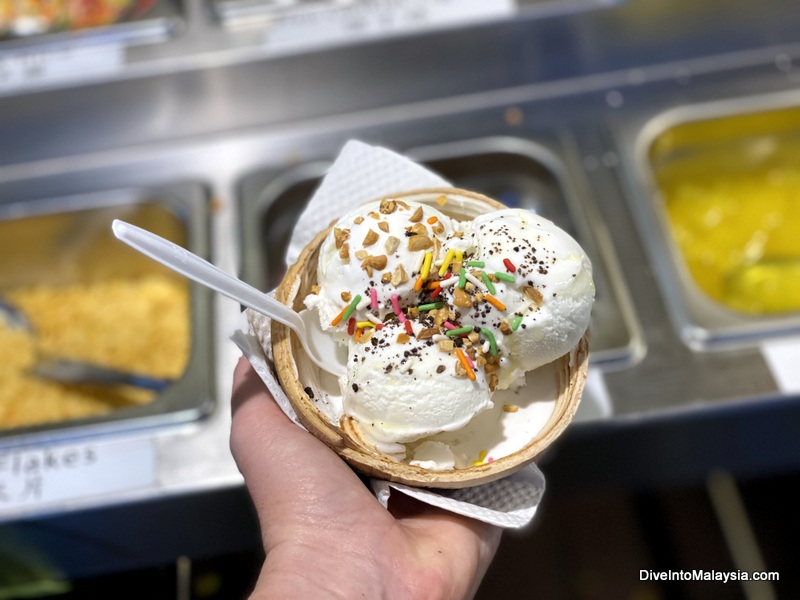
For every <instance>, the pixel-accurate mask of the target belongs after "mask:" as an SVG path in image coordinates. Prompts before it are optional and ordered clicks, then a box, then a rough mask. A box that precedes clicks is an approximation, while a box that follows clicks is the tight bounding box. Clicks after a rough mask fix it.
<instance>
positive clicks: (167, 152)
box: [0, 1, 800, 521]
mask: <svg viewBox="0 0 800 600" xmlns="http://www.w3.org/2000/svg"><path fill="white" fill-rule="evenodd" d="M645 4H646V5H647V8H645ZM791 6H792V3H790V2H779V1H774V2H770V3H767V5H760V6H759V8H758V11H756V8H755V7H753V8H751V9H747V10H742V11H735V10H731V9H729V8H728V7H727V4H726V3H724V2H710V3H704V4H703V7H701V8H697V7H695V5H694V3H690V2H655V3H653V2H648V3H642V2H628V3H624V4H622V5H619V6H611V7H605V8H597V7H595V6H593V7H592V10H577V11H572V12H569V13H568V14H564V13H562V14H554V13H553V14H550V15H548V16H546V17H545V16H543V15H542V14H537V13H529V12H523V13H522V14H520V15H517V17H516V18H513V19H509V18H505V19H501V20H497V19H493V20H492V21H491V22H488V23H484V24H480V25H472V26H468V27H467V26H462V27H459V28H457V29H448V30H446V31H445V30H442V29H440V30H438V31H437V32H436V33H434V34H427V35H422V34H420V35H414V36H410V35H401V36H394V37H391V38H389V39H383V40H371V41H369V42H367V41H362V42H361V43H359V44H355V45H343V44H339V45H337V46H336V47H333V46H331V47H329V48H328V49H327V50H326V51H319V50H313V51H312V50H307V51H303V50H302V49H297V48H295V49H293V51H292V52H291V53H281V52H278V51H275V50H274V48H273V49H270V48H265V47H264V46H263V45H262V44H261V42H260V41H259V43H258V44H255V43H252V40H253V39H254V36H256V33H255V32H260V33H259V34H258V35H259V36H263V32H264V29H263V25H259V26H257V27H256V26H254V28H251V29H249V30H247V31H246V32H244V33H239V32H236V33H234V31H233V30H231V29H225V28H224V27H222V28H221V29H219V25H218V24H217V23H216V22H214V21H208V20H207V19H208V17H207V15H206V13H205V12H203V11H202V10H201V6H200V5H198V4H196V3H189V4H188V5H187V7H188V12H187V13H186V16H185V17H184V18H186V19H187V21H186V23H188V29H186V30H185V31H184V32H183V33H182V34H181V35H177V36H176V37H174V38H172V39H170V40H168V41H165V42H161V43H156V44H151V45H147V46H137V47H135V48H130V49H129V50H128V51H127V58H126V63H125V65H124V68H123V69H122V70H120V71H117V72H116V73H115V74H113V76H112V75H109V76H104V77H102V78H101V77H98V78H96V79H95V81H94V82H93V83H87V82H86V81H82V80H80V79H76V80H73V81H70V82H66V83H65V82H59V83H58V85H56V84H52V85H48V86H47V87H48V88H49V89H45V87H42V88H41V89H39V90H38V91H34V90H33V89H27V91H26V90H22V89H16V90H7V93H6V94H5V96H4V97H0V132H2V135H0V202H3V203H10V202H26V201H31V200H35V199H41V198H52V197H63V196H65V195H69V194H85V193H96V192H103V191H109V190H119V189H123V188H127V187H139V188H141V187H144V188H157V187H162V186H167V185H172V184H175V183H176V182H189V183H192V184H195V185H199V186H201V187H203V188H204V189H206V190H208V194H209V197H210V198H211V199H212V200H211V206H212V209H213V210H212V214H211V217H210V222H209V228H210V256H211V258H212V260H213V262H215V263H216V264H217V265H219V266H221V267H222V268H224V269H226V270H229V271H231V272H236V273H239V274H242V275H243V276H245V277H247V278H250V279H251V280H254V281H257V280H258V278H259V277H261V276H262V275H263V272H261V273H259V268H257V267H254V266H253V265H254V264H255V263H256V262H257V261H256V260H255V259H259V260H261V259H262V258H263V252H264V248H263V246H252V245H247V244H246V243H240V238H241V242H244V241H245V237H246V236H244V235H243V233H242V232H243V224H242V220H243V219H246V218H249V217H252V215H254V214H256V213H257V211H256V208H255V207H254V204H253V203H254V202H256V200H257V198H258V197H259V196H260V195H261V192H260V191H262V190H263V189H264V188H265V187H266V186H273V189H275V190H278V191H277V192H276V193H275V194H274V195H273V196H271V197H270V198H269V199H267V200H263V199H262V201H263V202H266V203H267V204H268V205H269V204H270V203H272V202H274V201H275V198H276V197H278V196H279V195H280V193H282V191H285V190H287V189H289V188H290V187H291V185H290V184H296V183H298V182H301V181H307V180H309V179H313V177H314V176H316V175H317V174H318V173H319V166H320V165H323V164H325V163H327V162H328V161H330V160H331V159H332V157H334V156H335V155H336V153H337V151H338V149H339V148H340V147H341V146H342V144H343V143H344V142H345V141H346V140H347V139H350V138H358V139H361V140H364V141H367V142H371V143H375V144H379V145H386V146H388V147H392V148H395V149H397V150H400V151H403V152H411V153H412V154H413V153H415V152H416V153H417V154H418V155H419V157H420V159H421V160H428V161H430V162H431V164H433V165H434V166H435V165H436V164H437V160H438V161H440V163H439V164H440V165H441V161H443V160H445V159H447V158H448V156H449V157H450V158H452V156H453V150H455V151H456V154H457V153H458V151H459V149H460V148H461V149H463V148H464V147H466V146H468V145H469V144H474V143H475V141H476V140H490V141H491V143H492V144H494V145H495V146H493V148H495V149H496V148H498V147H499V148H512V149H514V148H516V149H518V148H537V149H540V150H542V151H543V152H544V154H542V155H543V156H544V155H546V156H552V157H554V160H555V164H556V167H554V169H555V171H556V172H557V173H558V176H559V178H561V179H560V180H563V181H566V182H568V188H569V191H568V193H567V196H568V197H569V200H568V201H569V202H572V203H574V204H576V205H577V206H578V207H579V208H578V213H579V214H580V215H581V216H580V217H579V220H580V227H581V228H585V229H586V230H587V231H588V232H589V233H588V235H589V237H590V238H591V240H592V245H593V246H596V247H597V249H598V253H599V255H602V257H603V261H604V264H605V269H604V272H605V277H606V278H607V281H608V285H609V289H613V295H612V297H613V299H614V300H613V305H614V308H615V309H618V311H617V312H615V313H614V314H613V315H611V313H609V315H611V316H609V317H608V318H609V319H611V318H613V319H615V320H614V321H613V322H614V323H615V325H614V327H613V328H611V330H610V331H608V332H607V338H606V339H608V340H613V342H609V348H608V350H609V352H608V353H607V354H606V360H600V361H598V363H597V364H596V365H595V367H594V372H595V375H594V379H595V387H593V388H592V389H591V390H590V394H592V395H594V397H592V398H590V402H587V406H589V405H591V403H592V402H594V401H596V402H595V406H598V405H601V404H602V403H603V402H604V401H606V402H609V403H610V404H608V405H607V408H609V410H608V411H604V410H598V411H594V412H592V413H591V414H588V413H587V414H586V415H585V416H586V420H585V421H584V422H583V423H579V424H577V425H575V426H574V427H573V430H572V432H571V433H570V434H568V435H567V436H566V439H565V440H564V442H563V446H562V448H561V449H560V450H559V449H558V448H557V449H556V452H554V455H553V458H552V459H551V461H552V462H551V463H550V464H551V465H552V468H553V469H554V473H555V480H556V481H566V480H570V481H572V482H573V484H574V483H575V481H580V480H584V481H585V482H586V484H587V485H590V484H598V485H600V484H603V483H605V484H612V483H614V482H615V481H617V482H625V483H626V484H629V485H640V484H643V483H647V484H658V482H659V481H678V480H681V478H683V479H687V478H696V477H702V475H703V474H704V473H705V472H706V471H707V469H708V468H710V467H711V466H715V465H716V466H726V467H728V468H730V469H731V470H732V471H734V472H736V470H737V468H741V469H742V470H743V471H744V472H746V473H750V474H752V473H756V472H767V471H769V470H775V469H786V468H796V467H797V466H798V465H800V447H798V445H797V443H796V440H794V438H793V437H791V436H790V433H789V432H790V430H791V428H792V427H796V425H797V424H798V423H800V411H798V408H797V404H798V403H797V394H796V391H788V392H787V391H786V390H785V389H781V386H780V382H779V381H777V380H776V378H775V377H774V374H773V372H772V371H771V370H770V368H769V366H768V364H767V361H766V359H765V354H764V351H763V344H762V342H764V343H766V342H765V340H756V341H755V342H753V343H750V344H745V345H744V346H743V347H738V348H736V349H730V350H723V351H719V352H705V351H698V350H697V349H693V348H690V347H689V346H688V345H687V344H685V343H684V341H683V340H682V339H681V336H680V334H679V333H678V332H677V331H676V329H675V328H674V327H673V325H672V322H671V321H670V318H669V315H668V312H667V308H666V305H665V300H664V298H663V296H662V294H661V292H660V288H659V287H658V286H657V285H656V284H655V283H654V277H655V275H654V272H653V271H654V269H656V268H657V265H656V264H654V263H653V261H652V256H649V255H648V254H647V250H646V249H645V244H644V243H643V238H642V236H643V235H647V234H646V232H644V231H643V230H642V229H641V223H640V222H639V220H638V218H637V209H636V208H635V207H636V206H637V205H638V203H647V202H650V200H651V198H649V197H648V194H649V193H650V192H649V190H648V188H647V185H646V182H645V181H644V180H643V179H642V177H641V169H640V166H639V165H637V164H636V163H635V160H634V159H635V157H634V155H633V154H632V149H631V147H632V144H633V140H635V139H636V136H637V135H638V132H639V131H641V128H642V127H644V125H645V124H646V123H647V122H649V121H650V119H652V118H654V117H656V116H657V115H659V114H661V113H662V112H664V111H667V110H669V109H671V108H673V107H675V106H677V105H686V104H695V103H704V102H710V101H716V100H719V99H725V98H731V97H742V96H753V95H763V94H767V93H770V94H771V93H781V94H788V95H789V96H790V97H791V99H792V101H794V94H795V93H796V91H797V90H798V83H800V75H798V74H799V73H800V67H798V66H796V65H797V64H798V63H797V61H798V60H800V34H799V33H798V32H800V27H798V25H800V23H798V21H800V14H798V13H797V11H793V10H789V8H790V7H791ZM201 21H202V23H203V25H202V26H200V25H198V23H199V22H201ZM259 27H261V29H259ZM206 34H207V35H206ZM259 39H260V38H259ZM221 40H222V41H221ZM51 83H52V82H51ZM56 88H58V89H56ZM797 101H800V95H798V98H797ZM447 148H449V149H450V150H449V151H448V152H449V153H450V154H449V155H448V152H445V151H444V150H445V149H447ZM525 168H526V169H527V168H529V167H525ZM281 190H282V191H281ZM299 198H301V196H297V199H296V200H293V202H295V201H296V202H300V201H301V200H300V199H299ZM290 205H291V203H289V206H290ZM290 207H291V206H290ZM262 208H263V207H262ZM254 211H256V212H254ZM267 249H269V245H268V248H267ZM252 252H256V253H262V254H261V255H260V256H257V257H256V256H252V255H248V253H252ZM4 259H5V257H4ZM262 271H263V269H262ZM262 281H263V280H262ZM257 282H260V281H257ZM213 318H214V329H213V331H214V341H215V357H216V358H215V365H216V368H215V373H214V375H215V382H216V383H215V391H216V404H215V407H214V409H213V411H212V413H211V414H210V415H209V416H207V417H206V418H204V419H201V420H197V421H194V422H189V423H183V424H180V425H171V424H168V423H156V424H148V425H147V426H141V427H136V428H132V429H130V430H127V431H123V432H119V433H116V434H114V435H113V436H109V435H108V434H105V435H104V434H101V433H98V432H87V431H82V430H80V429H78V430H75V431H68V432H67V433H63V432H62V433H59V434H52V435H50V434H38V435H35V436H29V437H18V438H14V437H13V436H12V437H9V438H7V439H5V440H4V441H3V442H1V443H2V446H0V456H1V457H3V458H4V459H5V460H6V463H5V464H11V463H10V462H9V461H12V462H13V460H14V457H18V459H19V457H22V458H24V456H28V454H26V453H36V452H42V451H44V450H46V449H51V448H56V449H63V448H65V447H66V446H68V445H69V446H70V447H71V446H75V445H77V446H79V447H81V448H87V447H91V448H99V449H100V451H101V452H102V451H103V450H102V448H103V446H104V445H108V446H109V447H112V446H114V445H118V444H121V443H128V442H129V443H130V444H132V446H131V447H132V448H135V449H136V451H137V452H140V453H141V456H144V457H145V460H147V461H152V463H148V464H149V465H150V468H151V469H152V470H151V471H148V472H146V473H145V477H143V479H142V480H141V482H140V483H139V484H137V485H136V486H128V487H127V488H126V487H125V486H124V485H123V486H120V487H118V488H115V489H114V490H113V491H109V490H110V488H107V489H106V491H105V492H104V493H96V492H92V491H91V489H90V488H89V487H87V488H84V489H83V490H82V489H80V486H78V489H76V490H75V491H73V492H70V493H68V494H66V495H64V494H62V496H61V497H58V496H54V498H55V500H51V501H41V498H40V499H38V500H37V499H36V498H35V497H31V498H29V499H28V501H26V502H17V503H15V504H13V506H11V505H7V506H6V507H5V508H4V507H3V505H2V501H0V519H3V520H8V521H15V520H18V519H29V518H32V517H36V516H42V515H53V516H58V515H61V514H67V513H72V512H74V511H78V510H84V509H97V508H100V507H108V506H113V505H115V504H119V503H134V502H137V501H142V500H153V499H166V498H170V497H176V496H178V495H181V494H187V493H204V492H205V493H210V492H212V491H219V490H222V489H227V488H231V489H234V488H238V487H239V486H240V485H241V480H240V476H239V474H238V472H237V470H236V468H235V465H234V464H233V461H232V460H231V458H230V455H229V451H228V443H227V436H228V428H229V414H228V412H229V406H228V400H227V399H228V393H229V388H230V373H231V371H232V369H233V365H234V363H235V361H236V358H237V355H238V351H237V350H236V349H235V347H234V346H233V344H232V343H231V342H229V341H228V340H227V338H228V336H229V334H230V333H231V332H232V331H233V330H234V329H235V328H237V327H238V326H239V311H238V306H236V305H234V304H233V303H232V302H229V301H227V300H224V299H222V298H216V299H215V301H214V313H213ZM614 334H617V337H616V338H615V337H614ZM765 339H766V338H765ZM767 341H768V340H767ZM609 413H610V414H609ZM748 422H750V423H757V424H759V427H755V428H751V427H748ZM720 428H723V429H726V430H728V431H730V430H731V429H730V428H734V429H735V431H736V435H735V436H728V437H726V436H724V435H723V432H722V431H721V430H720ZM795 430H796V429H795ZM765 439H766V440H768V441H765ZM632 445H635V446H632ZM592 448H603V449H605V450H607V453H605V454H604V453H602V452H598V451H595V450H592ZM633 448H635V450H634V449H633ZM109 452H110V451H109ZM112 455H113V453H111V454H110V455H109V456H112ZM9 457H10V458H9ZM109 460H113V456H112V458H110V459H109ZM618 461H623V463H624V464H625V469H624V472H623V471H622V470H621V469H619V468H617V467H615V465H618V464H619V462H618ZM687 463H688V464H687ZM3 464H4V463H3V462H0V468H2V465H3ZM119 464H120V465H121V464H122V463H121V462H120V463H119ZM146 467H147V465H145V468H146ZM545 468H546V465H545ZM600 474H602V477H601V476H600ZM45 484H47V481H45ZM20 485H22V484H20ZM24 489H25V488H24V487H23V488H22V490H24ZM101 491H102V488H101ZM20 493H21V492H20ZM1 497H2V496H0V498H1ZM9 506H11V507H10V508H9ZM131 506H133V505H132V504H131Z"/></svg>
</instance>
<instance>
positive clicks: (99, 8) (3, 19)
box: [0, 0, 137, 35]
mask: <svg viewBox="0 0 800 600" xmlns="http://www.w3.org/2000/svg"><path fill="white" fill-rule="evenodd" d="M136 4H137V2H136V0H0V35H4V34H11V35H32V34H37V33H44V32H48V31H55V30H61V29H85V28H88V27H99V26H101V25H108V24H110V23H116V22H117V21H119V20H120V19H121V18H123V16H125V14H126V13H127V11H129V10H130V9H131V8H132V7H134V6H135V5H136Z"/></svg>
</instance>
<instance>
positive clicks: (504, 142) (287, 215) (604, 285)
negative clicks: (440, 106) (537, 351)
mask: <svg viewBox="0 0 800 600" xmlns="http://www.w3.org/2000/svg"><path fill="white" fill-rule="evenodd" d="M404 154H407V155H408V156H410V157H412V158H414V159H415V160H417V161H418V162H420V163H422V164H425V165H426V166H427V167H428V168H430V169H431V170H433V171H435V172H437V173H439V174H440V175H442V176H443V177H444V178H445V179H447V180H448V181H450V182H451V183H452V184H453V185H454V186H456V187H459V188H463V189H469V190H472V191H475V192H479V193H482V194H485V195H487V196H490V197H492V198H494V199H496V200H498V201H500V202H503V203H504V204H506V205H508V206H511V207H520V208H526V209H529V210H533V211H534V212H537V213H539V214H541V215H542V216H544V217H546V218H548V219H550V220H552V221H553V222H555V223H556V224H558V225H559V226H560V227H562V228H563V229H565V230H566V231H568V232H569V233H570V234H571V235H573V236H574V237H575V238H576V239H577V240H578V241H579V242H580V244H581V245H582V246H583V248H584V249H585V250H586V252H587V254H588V255H589V257H590V258H591V260H592V265H593V269H594V280H595V285H596V289H597V294H596V301H595V305H594V309H593V313H592V322H591V325H590V328H591V332H592V342H591V344H592V364H595V365H602V366H604V367H607V368H613V367H619V366H624V365H627V364H629V363H631V362H632V361H634V360H635V354H636V351H637V347H638V344H639V343H640V340H639V339H638V334H637V331H636V330H637V327H636V323H635V319H634V317H633V313H632V310H631V308H630V304H629V303H628V302H627V301H626V298H627V295H626V293H625V291H624V290H623V289H621V286H623V285H624V284H623V282H622V280H621V279H620V278H619V277H618V276H617V275H616V273H617V264H616V261H615V259H614V256H613V253H611V252H610V249H609V248H608V247H604V245H603V244H602V243H600V241H599V239H598V237H597V236H596V229H597V228H599V227H602V224H601V223H599V221H597V220H596V219H595V218H591V217H590V216H589V215H590V214H591V211H589V210H588V207H587V206H585V205H584V204H583V203H582V202H581V201H580V200H579V199H578V198H577V195H576V194H575V192H574V191H573V189H572V188H571V186H570V185H569V182H568V178H567V177H566V171H565V168H564V166H563V165H562V163H561V162H560V160H559V159H558V157H557V156H555V155H554V154H553V153H552V152H551V151H550V150H548V149H546V148H544V147H543V146H540V145H538V144H536V143H533V142H531V141H528V140H523V139H516V138H505V137H497V138H494V137H493V138H481V139H474V140H465V141H461V142H452V143H444V144H437V145H431V146H424V147H417V148H411V149H408V150H405V151H404ZM328 166H329V164H328V163H321V162H320V163H307V164H303V165H300V166H298V167H296V168H294V169H291V170H288V171H284V172H275V171H270V170H264V171H258V172H255V173H252V174H250V175H248V176H247V177H245V178H244V179H243V180H242V182H241V184H240V186H239V195H240V203H241V204H240V210H241V226H242V236H241V245H242V248H241V251H242V276H243V277H244V279H245V280H247V281H249V282H250V283H251V284H253V285H255V286H257V287H259V288H260V289H265V290H266V289H273V288H275V287H276V286H277V285H278V283H280V281H281V278H282V277H283V274H284V272H285V270H286V267H285V256H286V249H287V247H288V244H289V239H290V237H291V231H292V229H293V227H294V224H295V223H296V222H297V219H298V218H299V216H300V214H301V213H302V211H303V209H304V208H305V205H306V203H307V202H308V200H309V199H310V197H311V195H312V194H313V192H314V189H315V188H316V186H317V184H318V183H319V180H320V178H321V177H322V176H323V174H324V173H325V170H326V169H327V167H328Z"/></svg>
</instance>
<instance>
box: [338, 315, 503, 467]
mask: <svg viewBox="0 0 800 600" xmlns="http://www.w3.org/2000/svg"><path fill="white" fill-rule="evenodd" d="M426 320H427V319H423V320H422V322H423V323H424V324H426V325H427V324H428V323H426V322H425V321H426ZM431 321H432V319H431ZM429 324H430V325H431V326H432V328H433V323H432V322H431V323H429ZM416 325H417V324H415V326H416ZM423 335H424V334H423V330H422V329H418V330H417V334H416V337H412V336H409V335H408V334H407V333H406V329H405V327H404V326H403V324H401V323H400V322H399V321H397V320H392V321H390V322H389V323H387V324H386V326H385V327H382V328H381V329H380V330H376V331H375V332H374V333H373V334H372V335H371V336H370V338H369V341H368V342H366V343H360V341H359V342H355V341H354V342H352V343H351V346H350V352H349V358H348V364H347V385H346V387H345V389H344V390H343V408H344V412H345V414H346V415H348V416H349V417H351V418H353V419H355V420H356V422H357V423H358V424H359V426H360V427H359V428H360V430H361V431H362V433H363V435H364V437H365V438H366V439H367V440H369V441H370V442H372V443H373V444H375V445H376V446H378V447H379V449H381V450H383V451H384V452H386V453H388V454H396V453H398V452H399V453H404V452H405V449H404V448H397V447H395V446H393V444H397V443H401V444H402V443H405V442H412V441H415V440H418V439H420V438H424V437H427V436H430V435H433V434H436V433H439V432H442V431H454V430H457V429H460V428H461V427H463V426H465V425H466V424H467V423H468V422H469V421H470V419H472V417H473V416H474V415H476V414H478V413H480V412H482V411H484V410H486V409H487V408H489V407H491V406H492V401H491V399H490V390H489V385H488V382H487V380H486V376H485V374H484V372H483V371H481V370H478V371H476V372H475V379H474V380H472V379H470V378H469V377H456V376H455V363H454V362H453V359H452V357H451V355H450V353H449V352H448V351H443V350H442V344H444V345H446V346H448V347H449V346H451V345H453V342H452V340H450V339H449V338H447V337H446V336H440V337H442V338H444V339H441V340H438V341H434V340H433V339H432V337H422V336H423ZM421 338H422V339H421Z"/></svg>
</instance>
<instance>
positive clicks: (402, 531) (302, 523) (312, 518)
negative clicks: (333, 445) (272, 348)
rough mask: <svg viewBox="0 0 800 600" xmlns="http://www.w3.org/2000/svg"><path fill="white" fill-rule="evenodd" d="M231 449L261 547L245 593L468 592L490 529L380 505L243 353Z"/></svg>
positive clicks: (407, 502)
mask: <svg viewBox="0 0 800 600" xmlns="http://www.w3.org/2000/svg"><path fill="white" fill-rule="evenodd" d="M231 403H232V411H233V423H232V428H231V450H232V452H233V456H234V458H235V459H236V464H237V465H238V466H239V470H240V471H241V472H242V475H243V476H244V479H245V483H246V484H247V488H248V490H249V492H250V495H251V497H252V499H253V502H254V504H255V508H256V512H257V513H258V519H259V523H260V526H261V537H262V542H263V544H264V549H265V551H266V560H265V562H264V566H263V567H262V570H261V573H260V576H259V578H258V582H257V584H256V587H255V590H254V592H253V595H252V599H253V600H255V599H258V600H264V599H268V598H281V599H286V598H323V599H324V598H348V599H349V598H368V599H370V600H372V599H378V598H387V599H388V598H399V599H402V600H413V599H415V598H442V599H445V598H447V599H461V598H470V597H472V596H473V595H474V594H475V592H476V590H477V588H478V584H479V583H480V580H481V578H482V577H483V575H484V574H485V572H486V569H487V568H488V566H489V563H490V562H491V560H492V557H493V556H494V554H495V552H496V550H497V545H498V544H499V542H500V534H501V531H500V529H498V528H496V527H493V526H491V525H488V524H485V523H481V522H479V521H475V520H473V519H469V518H467V517H461V516H459V515H455V514H452V513H449V512H446V511H443V510H441V509H437V508H435V507H432V506H429V505H426V504H423V503H421V502H418V501H417V500H414V499H412V498H410V497H408V496H406V495H405V494H402V493H399V492H395V493H394V494H392V497H391V500H390V503H389V510H388V511H387V510H386V509H385V508H383V507H382V506H381V505H380V504H379V503H378V501H377V500H376V499H375V497H374V496H373V495H372V493H371V492H370V491H369V489H368V488H367V487H366V486H365V485H364V484H363V483H362V481H361V480H360V479H359V478H358V476H357V475H356V474H355V473H354V472H353V471H352V470H351V469H350V467H348V466H347V464H346V463H345V462H344V461H343V460H342V459H341V458H339V456H338V455H337V454H336V453H335V452H333V451H332V450H331V449H330V448H328V447H327V446H325V444H323V443H322V442H321V441H319V440H318V439H316V438H315V437H314V436H312V435H311V434H310V433H308V432H306V431H304V430H303V429H301V428H300V427H297V426H296V425H295V424H294V423H292V422H291V421H290V420H289V419H288V418H287V417H286V415H284V414H283V412H282V411H281V409H280V408H279V407H278V405H277V404H276V403H275V402H274V400H273V399H272V397H271V396H270V394H269V392H268V391H267V388H266V386H265V385H264V383H263V382H262V381H261V379H260V378H259V376H258V374H256V372H255V371H254V370H253V368H252V367H251V366H250V364H249V363H248V362H247V360H246V359H245V358H242V359H240V360H239V364H238V365H237V366H236V370H235V372H234V377H233V392H232V398H231Z"/></svg>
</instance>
